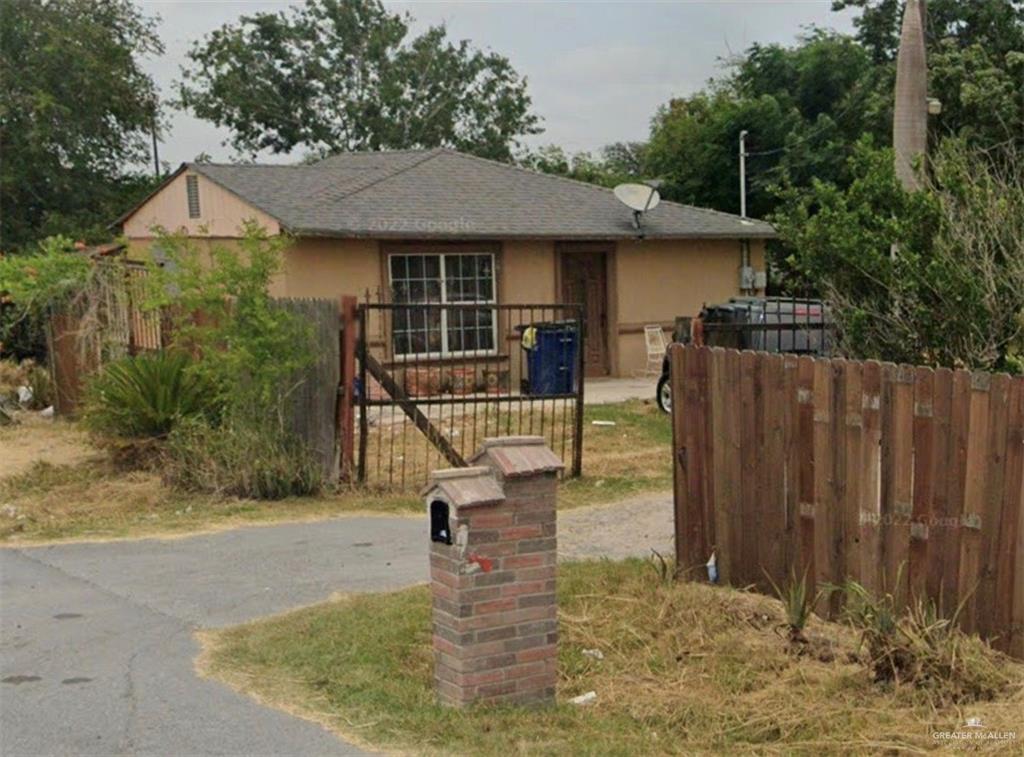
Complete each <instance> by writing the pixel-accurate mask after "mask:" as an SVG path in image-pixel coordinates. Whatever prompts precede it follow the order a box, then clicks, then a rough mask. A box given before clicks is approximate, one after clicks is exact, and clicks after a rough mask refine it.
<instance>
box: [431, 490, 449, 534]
mask: <svg viewBox="0 0 1024 757" xmlns="http://www.w3.org/2000/svg"><path fill="white" fill-rule="evenodd" d="M430 541H437V542H441V543H442V544H451V543H452V531H451V528H450V527H449V526H448V503H447V502H442V501H441V500H439V499H435V500H434V501H433V502H431V503H430Z"/></svg>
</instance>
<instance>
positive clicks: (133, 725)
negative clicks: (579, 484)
mask: <svg viewBox="0 0 1024 757" xmlns="http://www.w3.org/2000/svg"><path fill="white" fill-rule="evenodd" d="M424 520H425V519H416V518H394V517H392V518H388V517H380V518H371V517H360V518H339V519H335V520H327V521H320V522H315V523H294V524H283V525H276V526H262V527H249V528H242V529H238V530H235V531H227V532H222V533H216V534H209V535H201V536H193V537H187V538H175V539H143V540H138V541H120V542H109V543H99V544H85V543H82V544H62V545H56V546H44V547H34V548H23V549H0V753H2V754H3V755H33V756H35V755H62V756H63V755H120V754H133V755H150V754H153V755H336V754H360V753H361V752H360V751H359V750H358V749H356V748H355V747H353V746H351V745H349V744H345V743H344V742H342V741H339V740H338V739H337V737H335V736H334V735H332V734H330V733H328V732H327V731H326V730H324V729H323V728H321V727H320V726H319V725H316V724H313V723H309V722H306V721H304V720H300V719H298V718H295V717H292V716H290V715H287V714H284V713H282V712H278V711H276V710H273V709H270V708H267V707H263V706H262V705H260V704H257V703H256V702H255V701H253V700H251V699H249V698H247V697H244V696H241V695H239V694H236V693H235V692H234V691H232V690H230V689H228V688H227V687H226V686H223V685H221V684H219V683H217V682H215V681H210V680H206V679H202V678H199V677H198V676H197V675H196V674H195V671H194V667H193V666H194V662H195V658H196V656H197V655H198V653H199V648H198V645H197V644H196V642H195V640H194V637H193V633H194V632H195V631H196V630H198V629H202V628H217V627H221V626H229V625H235V624H237V623H242V622H245V621H248V620H252V619H255V618H259V617H262V616H265V615H270V614H273V613H278V612H282V611H285V610H288V609H292V608H295V607H299V606H302V605H306V604H310V603H313V602H318V601H322V600H324V599H326V598H327V597H329V596H330V595H331V594H332V593H335V592H359V591H379V590H387V589H393V588H398V587H401V586H407V585H409V584H413V583H417V582H421V581H425V580H426V579H427V575H428V568H427V566H428V562H427V538H426V533H425V523H424ZM559 532H560V534H559V552H560V554H562V555H563V556H564V557H567V558H570V559H571V558H580V557H596V556H609V557H614V558H619V557H624V556H626V555H629V554H635V555H649V554H650V549H651V548H652V547H653V548H657V549H659V551H662V552H664V551H665V549H666V545H668V548H670V545H671V504H670V498H669V497H667V496H665V495H661V496H647V497H640V498H637V499H636V500H634V501H632V502H626V503H620V504H618V505H614V506H609V507H601V508H591V509H586V510H574V511H571V512H569V513H566V514H563V515H560V516H559Z"/></svg>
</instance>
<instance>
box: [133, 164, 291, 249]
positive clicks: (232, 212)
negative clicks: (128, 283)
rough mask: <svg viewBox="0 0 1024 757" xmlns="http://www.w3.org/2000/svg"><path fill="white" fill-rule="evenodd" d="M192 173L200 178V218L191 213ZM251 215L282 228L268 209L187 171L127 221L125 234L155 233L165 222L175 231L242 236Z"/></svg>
mask: <svg viewBox="0 0 1024 757" xmlns="http://www.w3.org/2000/svg"><path fill="white" fill-rule="evenodd" d="M189 175H195V176H196V177H197V179H198V187H199V218H189V217H188V195H187V191H186V189H185V184H186V177H187V176H189ZM248 219H252V220H255V221H256V222H257V223H258V224H260V225H261V226H263V227H264V228H265V229H266V230H267V233H269V234H277V233H278V232H280V230H281V228H280V225H279V224H278V222H277V221H275V220H274V219H273V218H271V217H270V216H268V215H267V214H266V213H264V212H262V211H260V210H257V209H256V208H254V207H252V206H251V205H249V204H248V203H246V202H244V201H243V200H241V199H240V198H238V197H237V196H236V195H234V194H232V193H231V192H229V191H227V190H226V189H223V188H222V187H221V186H219V185H218V184H214V183H213V182H212V181H210V180H209V179H207V178H206V177H205V176H202V175H200V174H192V172H191V171H184V172H182V174H181V175H180V176H178V177H177V178H175V179H174V180H173V181H172V182H171V183H170V184H168V185H167V186H166V187H164V188H163V189H162V190H161V191H160V192H157V193H156V194H155V195H154V196H153V197H151V198H149V200H147V201H146V203H145V204H143V205H142V207H140V208H139V209H138V210H137V211H136V212H135V213H134V214H133V215H132V216H131V217H130V218H128V220H127V221H125V223H124V235H125V236H126V237H128V238H129V239H143V238H147V237H152V236H153V232H152V231H151V229H152V227H153V226H163V227H164V228H165V229H167V230H168V231H171V232H177V231H182V230H183V231H184V232H185V233H187V234H188V235H189V236H196V237H207V236H208V237H239V236H241V231H240V230H241V228H242V223H243V222H244V221H246V220H248Z"/></svg>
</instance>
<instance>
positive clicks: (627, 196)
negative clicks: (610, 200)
mask: <svg viewBox="0 0 1024 757" xmlns="http://www.w3.org/2000/svg"><path fill="white" fill-rule="evenodd" d="M614 192H615V196H616V197H618V198H619V202H621V203H622V204H623V205H625V206H626V207H627V208H630V209H631V210H634V211H636V212H638V213H644V212H646V211H648V210H653V209H654V208H656V207H658V203H659V202H661V195H659V194H658V190H657V189H655V188H654V187H649V186H647V185H646V184H619V186H617V187H615V190H614Z"/></svg>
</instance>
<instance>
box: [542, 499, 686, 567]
mask: <svg viewBox="0 0 1024 757" xmlns="http://www.w3.org/2000/svg"><path fill="white" fill-rule="evenodd" d="M673 520H674V518H673V512H672V492H659V493H657V494H644V495H642V496H639V497H633V498H630V499H626V500H622V501H621V502H616V503H613V504H610V505H597V506H595V507H583V508H579V509H575V510H569V511H567V512H564V513H559V514H558V557H559V559H561V560H585V559H590V558H599V557H606V558H608V559H611V560H621V559H623V558H626V557H649V556H650V555H651V550H657V551H658V552H659V553H660V554H662V555H663V556H668V555H671V554H673V553H674V551H675V546H674V543H673V541H674V539H673V530H674V525H673Z"/></svg>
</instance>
